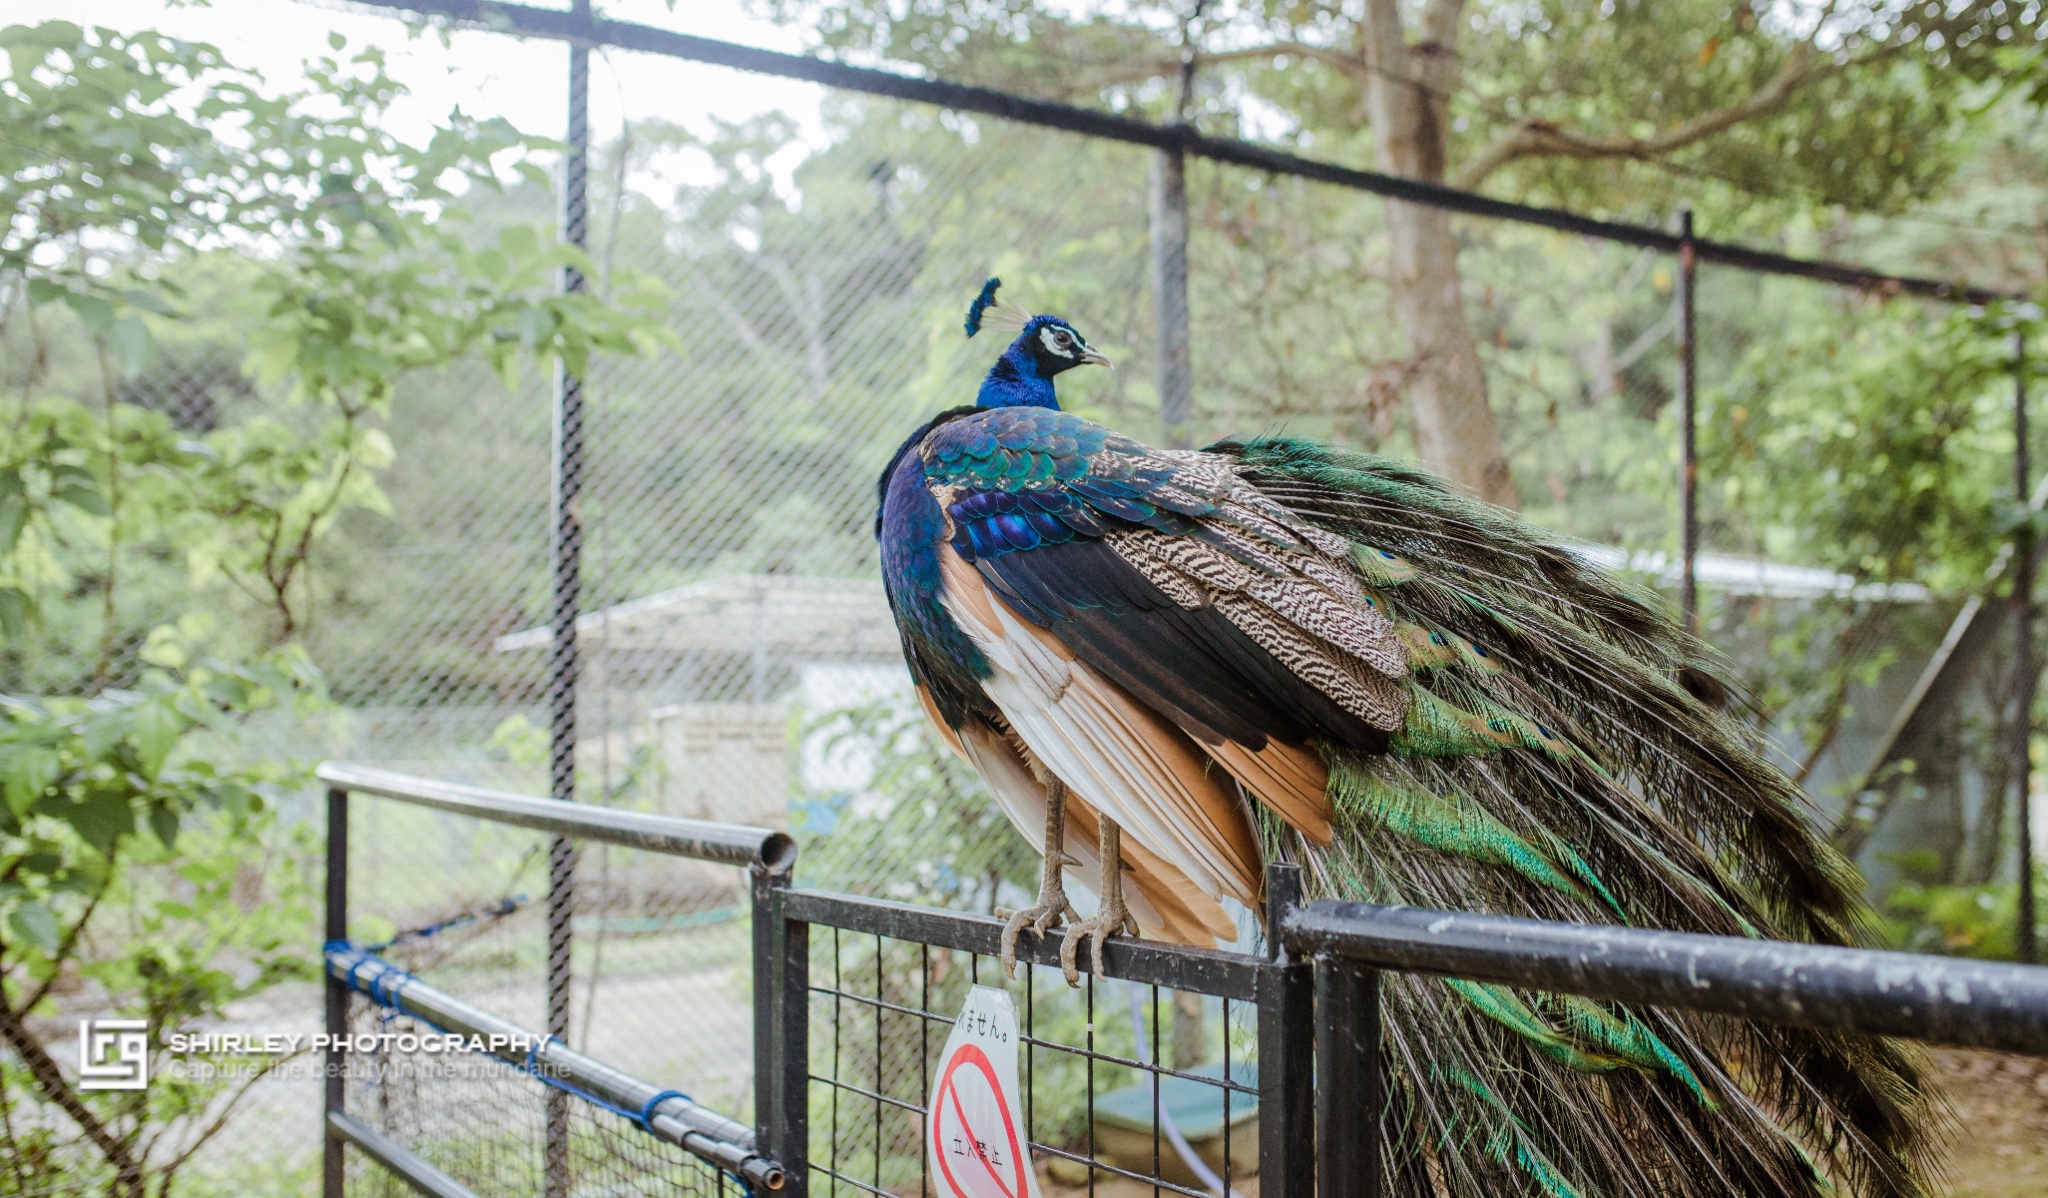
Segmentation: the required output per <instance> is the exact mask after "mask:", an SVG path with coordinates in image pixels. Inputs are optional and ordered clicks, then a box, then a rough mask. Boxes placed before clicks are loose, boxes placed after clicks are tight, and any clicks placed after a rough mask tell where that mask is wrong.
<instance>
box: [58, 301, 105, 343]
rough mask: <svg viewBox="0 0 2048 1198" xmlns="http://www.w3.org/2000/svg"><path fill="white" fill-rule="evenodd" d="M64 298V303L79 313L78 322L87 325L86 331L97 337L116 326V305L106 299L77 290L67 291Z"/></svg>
mask: <svg viewBox="0 0 2048 1198" xmlns="http://www.w3.org/2000/svg"><path fill="white" fill-rule="evenodd" d="M63 299H64V303H65V304H66V305H67V306H68V307H69V308H70V309H71V310H72V311H73V312H76V313H77V314H78V322H79V323H80V324H82V325H84V326H85V331H86V332H88V333H91V334H93V335H94V336H96V337H97V336H101V335H104V334H105V333H106V332H107V330H109V329H111V328H113V327H114V305H112V304H110V303H108V302H107V301H106V300H105V299H102V298H101V297H99V296H97V295H84V294H81V293H80V292H76V291H67V292H65V293H64V296H63Z"/></svg>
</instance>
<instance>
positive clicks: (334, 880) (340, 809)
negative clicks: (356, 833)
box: [320, 787, 349, 1198]
mask: <svg viewBox="0 0 2048 1198" xmlns="http://www.w3.org/2000/svg"><path fill="white" fill-rule="evenodd" d="M323 931H324V933H325V934H324V935H323V936H322V937H321V940H322V946H321V952H320V976H321V977H322V978H323V979H324V980H325V981H326V983H327V1051H326V1052H325V1053H324V1054H323V1055H322V1057H321V1067H322V1073H323V1075H324V1077H323V1080H324V1082H325V1092H326V1099H325V1106H326V1110H327V1111H328V1112H333V1111H340V1110H343V1109H345V1108H346V1107H347V1105H348V1090H347V1087H346V1086H345V1085H344V1084H343V1083H344V1082H345V1080H346V1079H345V1078H343V1077H342V1066H343V1065H344V1064H345V1063H346V1062H347V1060H348V1057H347V1054H345V1053H343V1052H342V1051H341V1041H340V1038H341V1037H342V1036H343V1035H346V1034H347V1032H348V1001H349V994H348V986H347V985H346V984H345V983H343V982H342V981H341V980H340V979H339V978H336V977H335V976H334V975H333V974H331V973H329V972H328V971H327V951H326V945H327V944H332V943H333V942H334V941H336V940H345V939H347V938H348V792H347V791H345V790H342V789H340V788H339V787H336V788H334V789H332V790H329V791H328V792H327V911H326V924H325V927H324V928H323ZM320 1127H321V1131H322V1133H323V1138H322V1139H321V1144H320V1194H321V1198H343V1195H344V1193H345V1192H346V1191H347V1189H348V1173H347V1170H346V1168H345V1163H344V1161H343V1159H342V1142H341V1138H340V1137H339V1136H337V1135H335V1133H334V1131H333V1129H332V1128H331V1127H329V1126H328V1123H327V1118H326V1114H325V1113H323V1114H322V1116H321V1119H320Z"/></svg>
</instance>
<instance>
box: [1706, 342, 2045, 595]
mask: <svg viewBox="0 0 2048 1198" xmlns="http://www.w3.org/2000/svg"><path fill="white" fill-rule="evenodd" d="M2001 324H2009V321H2007V320H2005V319H2003V318H2002V317H2000V316H1991V317H1984V316H1976V315H1973V314H1971V313H1968V312H1929V311H1928V310H1926V309H1924V308H1922V307H1920V306H1919V305H1914V304H1908V303H1903V302H1894V303H1893V304H1891V305H1889V306H1887V307H1885V308H1882V309H1879V310H1877V311H1873V312H1868V313H1865V314H1864V319H1862V320H1860V321H1858V322H1857V323H1856V324H1855V325H1854V326H1852V327H1851V328H1848V329H1844V330H1841V331H1839V332H1837V331H1834V330H1825V331H1820V335H1818V336H1815V335H1813V334H1810V333H1808V334H1802V335H1797V336H1794V337H1784V338H1771V339H1769V340H1767V341H1765V342H1763V343H1761V344H1759V345H1757V346H1756V347H1754V348H1753V349H1751V350H1750V352H1749V354H1748V355H1747V357H1746V358H1745V360H1744V361H1743V363H1742V365H1741V367H1740V368H1739V369H1738V370H1737V371H1736V372H1735V373H1734V376H1733V378H1732V379H1731V380H1730V382H1729V384H1728V386H1727V387H1726V388H1724V389H1721V390H1720V391H1718V393H1716V394H1714V395H1712V396H1710V397H1709V399H1708V402H1707V405H1706V407H1705V410H1704V415H1703V419H1702V421H1701V426H1702V428H1703V430H1705V436H1704V438H1703V445H1702V461H1703V467H1704V469H1705V470H1707V471H1708V472H1709V475H1710V477H1713V478H1715V479H1717V480H1720V481H1719V482H1718V489H1719V490H1720V492H1721V495H1722V497H1723V500H1724V502H1725V503H1726V505H1727V507H1726V510H1727V512H1728V513H1729V515H1728V519H1730V520H1731V521H1740V522H1741V523H1742V524H1743V525H1745V526H1746V527H1745V528H1744V530H1743V531H1744V533H1745V535H1747V536H1749V537H1752V538H1754V540H1755V543H1756V544H1757V545H1758V546H1759V547H1760V548H1761V549H1762V550H1763V552H1764V553H1765V554H1767V555H1769V556H1771V557H1774V558H1777V559H1779V560H1792V561H1801V562H1809V563H1812V564H1814V565H1826V566H1830V567H1833V568H1835V569H1838V570H1841V571H1844V572H1846V573H1849V574H1852V575H1854V576H1856V577H1858V578H1865V579H1870V580H1872V581H1877V582H1902V581H1917V582H1924V583H1926V584H1928V585H1929V586H1931V587H1933V588H1934V589H1935V590H1937V591H1943V592H1951V593H1952V592H1955V591H1959V590H1966V589H1968V588H1970V587H1971V586H1972V585H1974V583H1975V582H1976V581H1977V580H1980V579H1981V578H1982V577H1983V574H1984V568H1985V567H1986V566H1987V565H1989V564H1990V559H1991V555H1992V553H1993V552H1994V551H1995V549H1996V547H1997V545H1998V543H1999V542H2000V541H2001V540H2002V539H2003V536H2004V535H2006V534H2009V533H2010V531H2011V529H2012V528H2013V527H2014V525H2015V523H2016V522H2017V520H2018V519H2020V516H2021V513H2020V510H2019V507H2018V505H2019V504H2022V503H2024V501H2025V498H2026V497H2025V496H2015V495H2014V494H2013V492H2012V484H2011V481H2010V476H2009V470H2010V467H2009V465H2008V463H2009V462H2010V455H2011V451H2012V433H2011V417H2010V411H2011V406H2012V387H2013V373H2012V359H2011V350H2010V346H2009V336H2001V335H2000V333H2001V329H2000V327H1999V326H2000V325H2001ZM2002 474H2004V477H2001V475H2002Z"/></svg>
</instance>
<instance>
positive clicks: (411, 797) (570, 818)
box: [315, 761, 796, 873]
mask: <svg viewBox="0 0 2048 1198" xmlns="http://www.w3.org/2000/svg"><path fill="white" fill-rule="evenodd" d="M315 772H316V774H317V775H318V777H319V779H320V780H321V781H322V782H325V783H326V784H327V785H329V786H332V787H335V788H337V789H340V790H346V791H353V792H357V793H361V794H373V795H382V796H384V797H385V798H387V799H397V800H399V801H400V802H404V803H414V804H417V805H419V806H421V807H432V808H435V809H436V810H439V811H452V812H454V813H455V814H457V815H468V816H474V817H475V818H477V819H483V820H491V821H493V822H494V823H500V824H513V825H515V826H517V827H521V828H533V829H535V830H537V831H541V832H553V833H556V834H557V835H561V836H573V837H578V838H580V839H583V840H601V841H604V842H605V843H607V844H621V845H625V846H626V847H628V848H635V849H645V850H646V851H648V852H650V853H667V854H669V855H670V856H674V857H694V858H696V859H697V860H699V861H716V862H719V863H721V864H724V865H759V866H761V867H762V868H764V869H767V870H769V871H770V872H772V873H785V872H787V871H788V870H789V869H790V868H791V867H793V866H794V865H795V864H796V841H794V840H791V839H790V838H789V836H788V834H787V833H783V832H777V831H774V830H772V829H769V828H755V827H750V826H748V825H746V824H721V823H716V822H714V821H712V820H705V819H683V818H682V817H680V816H674V815H654V814H652V813H649V812H645V811H621V810H619V809H618V808H615V807H599V806H597V805H596V804H593V803H566V802H563V801H562V800H560V799H543V798H537V797H535V796H532V795H521V794H513V793H511V792H510V791H503V790H488V789H485V788H484V787H481V786H464V785H462V784H461V783H458V782H441V781H437V780H435V779H432V778H419V777H414V776H413V775H411V774H400V773H396V772H394V771H392V770H380V769H375V768H372V767H370V766H366V765H346V764H343V763H341V762H336V761H329V762H325V763H323V764H322V765H321V766H320V768H319V769H318V770H317V771H315Z"/></svg>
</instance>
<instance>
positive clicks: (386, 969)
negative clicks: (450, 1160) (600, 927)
mask: <svg viewBox="0 0 2048 1198" xmlns="http://www.w3.org/2000/svg"><path fill="white" fill-rule="evenodd" d="M327 972H328V975H329V976H331V977H333V978H335V979H337V980H339V981H342V982H345V983H347V984H348V986H349V987H350V988H351V989H353V990H355V991H357V992H358V993H360V994H364V995H367V996H369V997H370V998H371V999H372V1000H373V1001H375V1002H376V1003H377V1004H378V1005H380V1006H383V1007H387V1008H390V1009H391V1010H394V1011H397V1012H399V1013H401V1014H405V1015H410V1016H412V1017H413V1018H415V1019H418V1020H420V1021H421V1022H423V1023H426V1024H428V1025H430V1026H432V1027H435V1028H439V1029H440V1030H442V1031H444V1032H450V1033H454V1034H457V1035H460V1036H463V1037H470V1036H480V1037H482V1038H483V1040H484V1043H485V1044H486V1045H487V1048H486V1051H487V1052H489V1053H490V1055H492V1056H495V1057H497V1058H498V1059H499V1060H502V1061H504V1062H506V1063H507V1064H509V1065H513V1066H515V1067H517V1068H520V1069H528V1068H531V1069H534V1070H536V1071H541V1072H545V1073H546V1074H547V1075H548V1076H549V1077H553V1078H558V1079H560V1080H562V1081H564V1082H566V1083H568V1084H569V1085H571V1086H574V1087H575V1088H576V1089H578V1090H581V1091H583V1092H584V1093H585V1094H589V1095H591V1096H593V1097H595V1098H598V1099H600V1100H602V1101H603V1102H605V1103H607V1104H609V1105H611V1106H614V1107H617V1108H619V1109H620V1110H626V1111H643V1110H647V1109H648V1104H649V1103H654V1106H653V1109H652V1111H651V1113H650V1114H651V1117H650V1118H649V1119H648V1121H647V1130H648V1131H649V1132H650V1133H651V1134H652V1135H653V1136H654V1137H655V1138H656V1139H658V1140H665V1141H667V1142H668V1143H670V1144H674V1145H675V1146H677V1147H678V1148H681V1149H683V1150H684V1151H686V1152H689V1153H691V1154H692V1155H694V1156H697V1157H699V1158H701V1159H703V1160H706V1161H709V1162H710V1163H712V1164H713V1165H716V1166H717V1167H719V1168H720V1169H724V1170H727V1171H728V1172H732V1173H736V1174H738V1175H740V1176H742V1177H744V1178H746V1179H747V1180H748V1181H749V1182H752V1183H753V1184H755V1185H759V1186H762V1187H765V1188H767V1189H771V1190H774V1189H780V1188H782V1183H783V1171H782V1166H780V1165H778V1164H776V1163H775V1162H773V1161H770V1160H767V1159H766V1158H764V1157H762V1156H761V1155H760V1154H759V1153H758V1152H756V1151H755V1143H754V1129H753V1128H750V1127H748V1126H747V1125H745V1124H743V1123H740V1122H737V1121H735V1120H732V1119H728V1118H726V1117H725V1116H723V1115H721V1114H719V1113H718V1112H716V1111H713V1110H711V1109H709V1108H707V1107H702V1106H699V1105H697V1103H695V1102H693V1101H691V1100H690V1099H688V1098H684V1097H683V1096H681V1095H679V1094H673V1093H670V1092H669V1091H668V1089H667V1087H664V1086H657V1085H655V1084H654V1083H652V1082H646V1081H642V1080H640V1079H639V1078H637V1077H634V1076H632V1075H631V1074H629V1073H624V1072H622V1071H620V1070H617V1069H614V1068H612V1067H611V1066H610V1065H607V1064H605V1063H604V1062H602V1061H598V1060H595V1059H593V1058H591V1057H587V1056H584V1055H583V1054H582V1053H580V1052H577V1051H576V1050H574V1049H572V1048H570V1047H569V1046H568V1045H566V1044H563V1043H562V1042H561V1041H559V1040H552V1039H549V1038H547V1037H546V1036H543V1035H542V1034H541V1033H539V1032H536V1031H532V1030H530V1029H527V1028H523V1027H521V1026H519V1025H518V1024H516V1023H513V1022H512V1021H511V1020H509V1019H502V1018H500V1017H498V1016H496V1015H493V1014H491V1013H490V1012H489V1011H486V1010H484V1009H483V1008H481V1007H477V1006H473V1005H471V1004H470V1003H466V1002H464V1001H462V1000H461V999H459V998H456V997H455V996H454V995H452V994H448V993H446V992H444V991H441V990H437V989H435V988H434V987H432V986H429V985H428V984H426V983H425V982H423V981H421V980H420V979H418V978H416V977H414V976H413V975H411V974H409V973H407V972H405V971H404V970H402V969H400V968H398V967H397V966H396V965H393V964H392V963H391V962H389V961H386V960H384V959H383V958H382V957H379V956H376V955H375V954H373V953H368V952H365V951H363V950H362V949H359V948H330V949H328V950H327ZM494 1041H495V1043H494ZM515 1043H516V1044H534V1045H537V1047H535V1048H534V1049H533V1050H532V1051H531V1052H528V1051H527V1050H525V1049H523V1048H518V1047H515V1046H514V1045H515ZM664 1094H667V1095H668V1097H665V1098H663V1097H662V1095H664ZM657 1098H659V1099H660V1101H659V1102H655V1100H656V1099H657Z"/></svg>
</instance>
